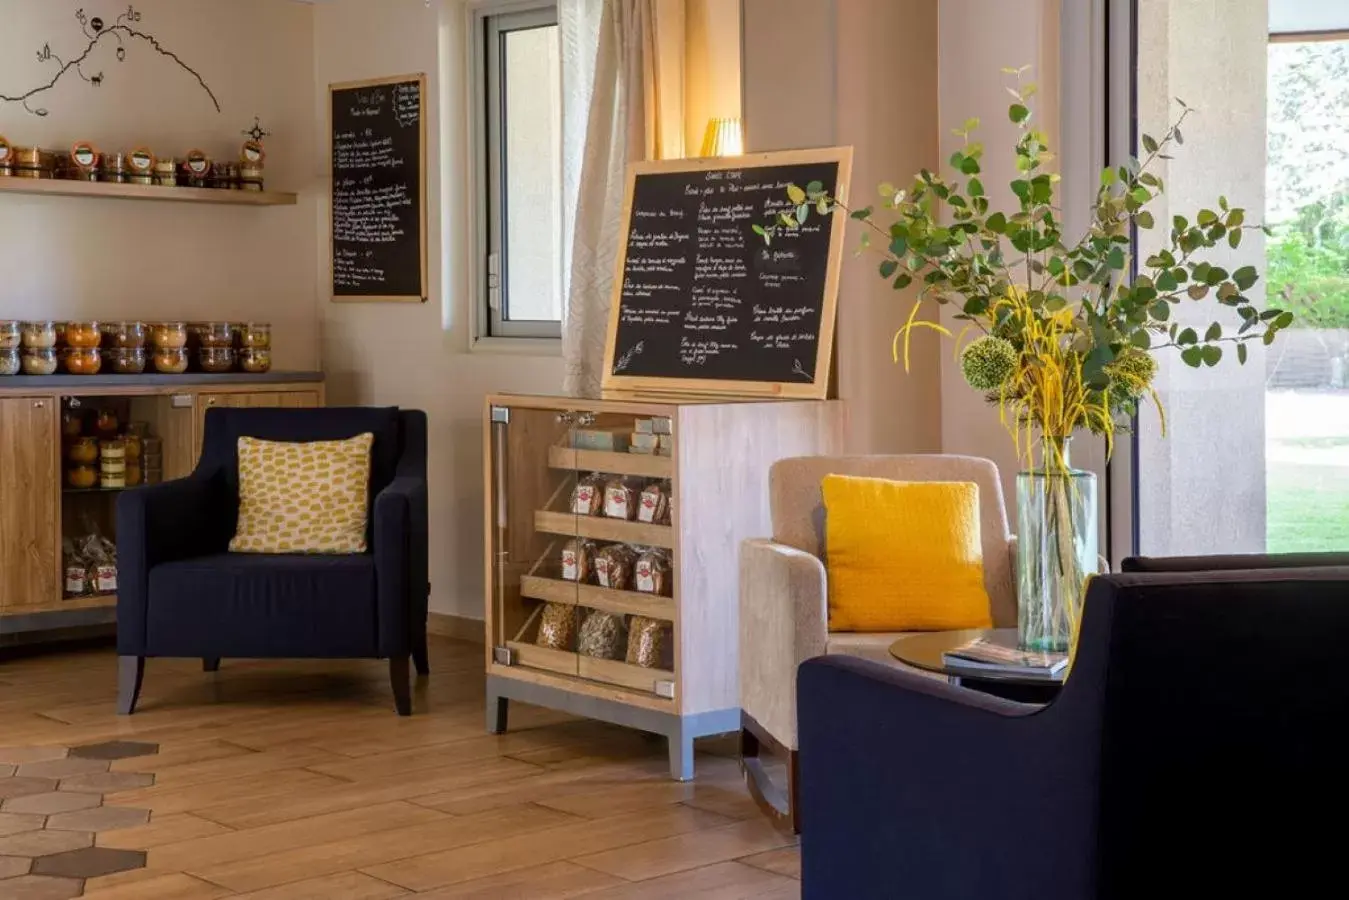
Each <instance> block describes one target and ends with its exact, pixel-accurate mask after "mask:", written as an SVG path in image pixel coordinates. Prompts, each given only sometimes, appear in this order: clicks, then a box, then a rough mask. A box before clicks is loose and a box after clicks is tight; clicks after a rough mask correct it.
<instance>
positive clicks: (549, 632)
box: [534, 603, 576, 650]
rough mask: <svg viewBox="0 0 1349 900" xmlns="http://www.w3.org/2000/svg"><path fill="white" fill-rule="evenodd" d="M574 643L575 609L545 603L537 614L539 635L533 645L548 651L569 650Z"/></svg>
mask: <svg viewBox="0 0 1349 900" xmlns="http://www.w3.org/2000/svg"><path fill="white" fill-rule="evenodd" d="M575 642H576V607H574V606H569V605H568V604H566V603H545V604H544V605H543V612H542V613H540V614H539V635H538V637H536V638H535V639H534V643H536V644H538V645H539V646H540V647H547V648H549V649H550V650H570V649H571V648H572V644H574V643H575Z"/></svg>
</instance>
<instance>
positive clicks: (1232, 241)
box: [1227, 228, 1242, 250]
mask: <svg viewBox="0 0 1349 900" xmlns="http://www.w3.org/2000/svg"><path fill="white" fill-rule="evenodd" d="M1241 234H1242V232H1241V229H1240V228H1233V229H1232V230H1231V231H1229V232H1227V246H1229V247H1231V248H1232V249H1233V250H1235V249H1237V248H1238V247H1240V246H1241Z"/></svg>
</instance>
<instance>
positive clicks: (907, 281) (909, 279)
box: [891, 272, 913, 291]
mask: <svg viewBox="0 0 1349 900" xmlns="http://www.w3.org/2000/svg"><path fill="white" fill-rule="evenodd" d="M911 284H913V276H912V275H910V274H909V273H908V272H900V273H899V274H898V275H896V276H895V283H894V284H893V285H891V287H893V288H894V289H895V290H897V291H902V290H904V288H906V287H908V286H909V285H911Z"/></svg>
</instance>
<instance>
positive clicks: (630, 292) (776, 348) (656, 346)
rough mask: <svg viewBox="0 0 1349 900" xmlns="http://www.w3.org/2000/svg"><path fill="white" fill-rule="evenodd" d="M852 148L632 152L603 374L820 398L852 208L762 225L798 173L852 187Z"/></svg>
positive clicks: (682, 389)
mask: <svg viewBox="0 0 1349 900" xmlns="http://www.w3.org/2000/svg"><path fill="white" fill-rule="evenodd" d="M851 165H852V150H851V148H847V147H843V148H831V149H824V150H796V151H790V152H782V153H761V154H754V155H750V156H737V157H721V158H716V159H687V160H669V161H659V162H643V163H636V164H634V165H633V166H632V167H630V168H629V170H628V185H627V197H626V203H625V207H624V213H623V220H622V223H623V225H622V227H623V229H624V231H623V234H622V236H621V238H620V246H619V264H618V265H619V271H618V274H617V279H616V282H615V286H614V299H613V305H612V309H611V310H610V314H609V341H608V345H607V348H606V358H605V368H604V388H605V390H607V391H618V392H622V391H648V392H649V391H657V392H661V391H664V392H678V393H705V394H732V395H747V396H776V397H793V398H816V399H823V398H824V397H826V396H827V393H828V390H829V374H830V372H829V366H830V361H831V354H832V352H833V343H834V319H835V313H836V310H837V300H838V275H839V265H840V262H841V259H842V250H843V232H844V227H845V225H846V223H847V218H846V217H845V216H843V215H841V214H840V215H823V216H822V215H818V214H816V212H815V210H814V208H812V209H811V213H810V216H809V218H808V219H807V221H806V223H805V225H804V226H803V227H801V228H798V229H795V230H787V229H781V228H780V229H778V232H777V234H776V235H775V236H774V237H773V240H772V242H771V243H767V244H766V243H765V242H764V240H763V238H762V237H760V236H759V235H758V234H756V233H755V232H754V226H755V225H769V224H772V222H773V221H774V220H775V218H776V217H777V214H778V213H780V212H788V211H790V210H792V209H793V208H794V207H793V205H792V203H791V201H790V200H789V199H788V196H787V186H788V185H791V184H795V185H799V186H800V187H802V188H805V187H806V186H807V185H809V184H811V183H812V182H819V183H820V184H821V185H823V187H824V190H825V191H827V192H828V193H829V194H830V195H831V196H835V197H838V198H840V199H846V195H847V187H848V177H849V174H850V169H851Z"/></svg>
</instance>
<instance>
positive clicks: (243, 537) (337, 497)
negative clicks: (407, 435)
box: [230, 432, 375, 553]
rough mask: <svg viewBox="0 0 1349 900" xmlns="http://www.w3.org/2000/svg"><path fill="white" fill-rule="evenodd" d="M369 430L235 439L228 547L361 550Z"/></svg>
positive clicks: (261, 550) (370, 440)
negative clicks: (303, 439) (233, 523)
mask: <svg viewBox="0 0 1349 900" xmlns="http://www.w3.org/2000/svg"><path fill="white" fill-rule="evenodd" d="M374 442H375V436H374V435H373V434H371V433H369V432H367V433H365V434H358V435H356V437H353V438H349V439H347V440H345V441H313V442H310V443H303V444H298V443H281V442H277V441H263V440H259V439H258V438H251V437H241V438H239V524H238V527H237V529H236V530H235V534H234V540H232V541H230V550H231V551H233V552H235V553H364V552H365V521H366V494H367V491H368V490H369V485H370V448H371V447H372V446H373V445H374Z"/></svg>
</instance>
